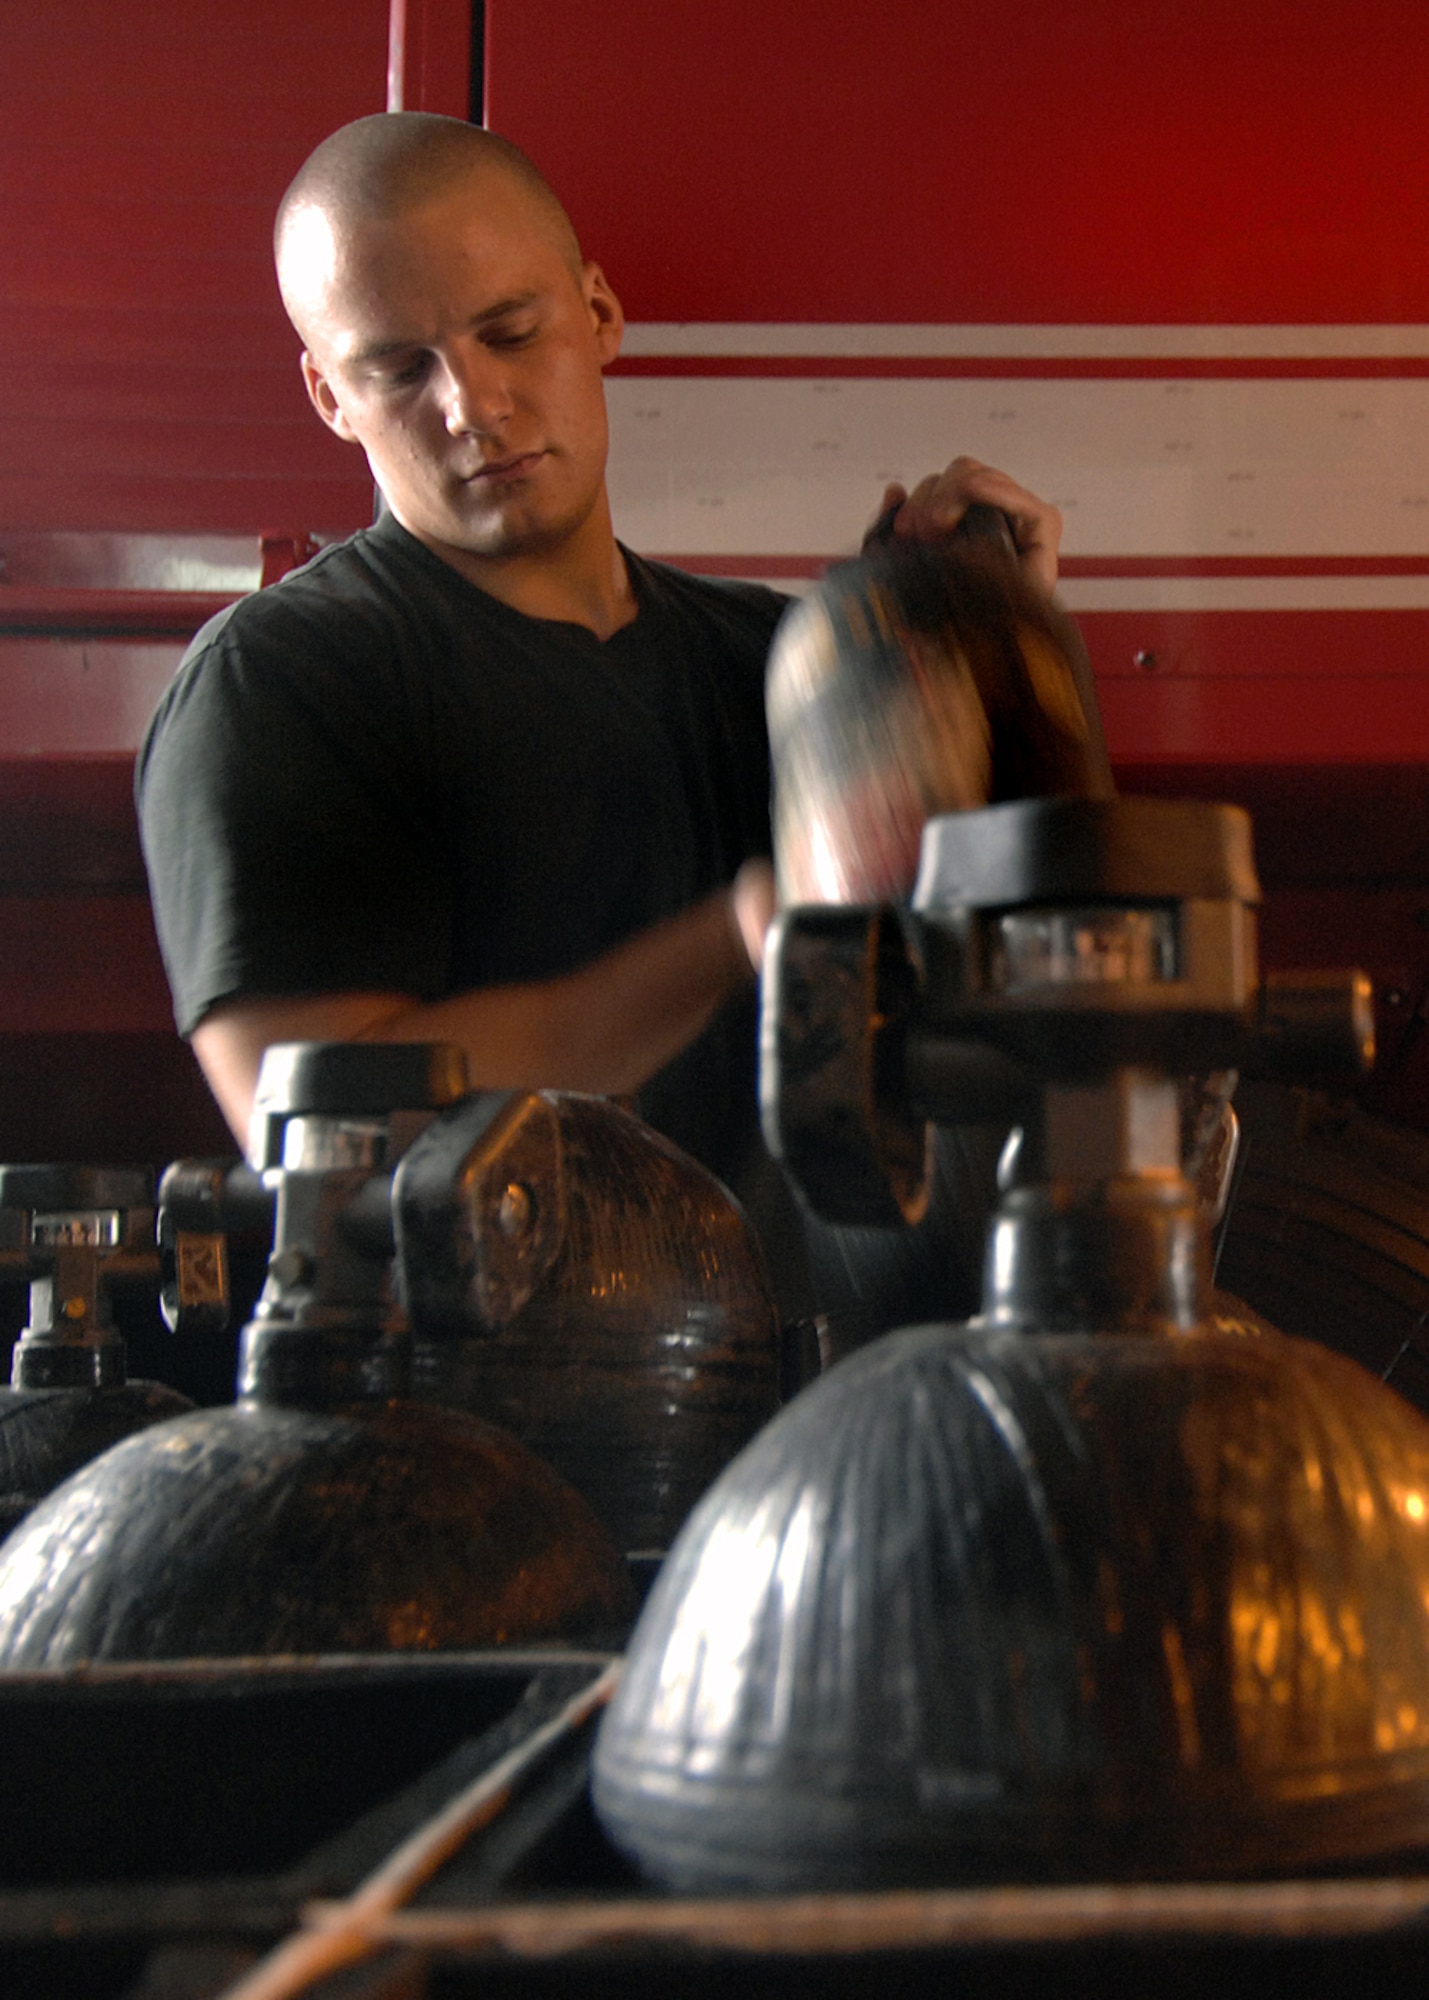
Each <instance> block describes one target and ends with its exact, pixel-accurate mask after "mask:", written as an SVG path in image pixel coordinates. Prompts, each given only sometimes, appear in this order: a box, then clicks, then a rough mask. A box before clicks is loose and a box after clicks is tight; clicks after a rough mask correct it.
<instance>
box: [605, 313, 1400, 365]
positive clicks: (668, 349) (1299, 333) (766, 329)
mask: <svg viewBox="0 0 1429 2000" xmlns="http://www.w3.org/2000/svg"><path fill="white" fill-rule="evenodd" d="M623 352H624V353H626V354H628V355H631V356H638V355H662V354H668V355H688V356H695V357H699V356H707V357H709V358H711V359H716V358H728V357H731V356H739V355H748V356H753V357H755V358H758V357H761V356H777V355H831V356H832V355H837V356H840V357H850V358H854V359H873V358H878V357H884V356H887V357H890V358H902V357H913V358H926V359H929V360H955V359H958V358H959V357H965V356H968V355H979V356H990V357H993V358H999V357H1000V358H1004V359H1007V360H1025V359H1034V360H1035V359H1038V358H1046V359H1048V360H1068V359H1103V358H1105V359H1108V360H1118V361H1121V360H1156V359H1166V358H1168V357H1169V358H1171V359H1175V358H1176V357H1177V356H1180V355H1185V356H1186V357H1188V358H1194V359H1196V360H1216V359H1238V358H1241V357H1244V358H1246V359H1259V360H1282V359H1283V360H1300V359H1310V360H1325V359H1330V360H1332V359H1336V358H1343V357H1350V358H1357V357H1363V358H1365V359H1379V358H1385V357H1387V358H1389V359H1391V360H1392V359H1395V358H1397V357H1399V356H1406V357H1408V356H1413V357H1416V358H1417V357H1422V356H1426V355H1429V326H1395V325H1362V326H1026V325H1023V326H980V325H968V326H922V325H904V326H879V325H861V326H856V325H837V326H834V325H821V324H815V323H812V322H811V323H801V322H797V321H792V320H790V321H777V322H775V321H770V322H767V323H761V322H753V321H751V322H749V323H747V324H738V323H734V322H724V321H716V320H703V321H656V320H646V321H642V322H636V323H635V324H632V325H629V326H627V327H626V329H625V338H624V342H623Z"/></svg>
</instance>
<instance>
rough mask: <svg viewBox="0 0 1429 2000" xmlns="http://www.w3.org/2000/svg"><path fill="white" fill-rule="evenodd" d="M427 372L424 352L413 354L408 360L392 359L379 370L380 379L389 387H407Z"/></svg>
mask: <svg viewBox="0 0 1429 2000" xmlns="http://www.w3.org/2000/svg"><path fill="white" fill-rule="evenodd" d="M426 372H427V357H426V355H425V354H414V355H413V356H412V358H411V359H410V360H409V361H392V362H389V363H388V364H387V366H386V367H385V368H383V369H382V370H381V380H382V381H383V382H385V383H386V384H387V385H388V387H389V388H393V389H407V388H410V387H411V385H412V384H413V383H414V382H420V381H421V379H422V377H423V376H424V375H425V374H426Z"/></svg>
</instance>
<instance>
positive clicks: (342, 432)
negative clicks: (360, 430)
mask: <svg viewBox="0 0 1429 2000" xmlns="http://www.w3.org/2000/svg"><path fill="white" fill-rule="evenodd" d="M298 365H299V367H300V368H301V369H302V371H303V387H304V388H305V389H306V390H307V392H308V401H309V402H310V403H311V404H312V406H313V408H314V409H315V410H316V411H317V413H318V415H319V416H320V417H321V418H322V420H323V422H324V423H325V424H326V425H327V427H328V429H329V430H330V431H335V432H336V433H337V435H338V436H339V437H340V438H342V439H343V440H344V442H345V443H347V444H356V443H357V441H358V440H357V438H356V437H355V436H354V434H353V431H352V427H351V425H350V424H349V423H348V421H347V418H346V417H345V416H344V415H343V411H342V406H341V404H340V403H339V402H338V400H337V397H336V396H335V395H334V394H333V392H332V384H331V383H330V382H329V381H328V379H327V377H326V375H324V374H323V372H322V370H321V368H319V366H318V364H317V362H316V361H314V359H313V357H312V355H311V354H310V353H309V352H308V350H307V348H304V349H303V352H302V357H301V359H300V361H299V363H298Z"/></svg>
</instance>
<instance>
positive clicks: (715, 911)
mask: <svg viewBox="0 0 1429 2000" xmlns="http://www.w3.org/2000/svg"><path fill="white" fill-rule="evenodd" d="M773 907H774V891H773V878H772V876H771V874H770V870H769V866H768V863H767V862H763V861H754V862H748V863H746V864H745V866H744V867H743V868H742V869H741V870H740V872H739V875H738V876H737V878H736V880H735V882H734V883H733V884H732V886H731V887H730V888H729V889H727V890H721V891H720V892H719V893H718V894H716V895H713V896H707V897H705V898H704V900H703V901H702V902H699V903H696V904H694V905H692V906H691V908H689V909H688V910H683V911H681V912H680V914H679V915H678V916H675V917H670V918H668V919H667V920H666V921H665V922H663V923H659V924H654V925H652V926H651V927H650V928H649V929H648V930H644V931H640V932H637V933H636V935H635V936H634V937H631V938H627V939H626V940H625V941H624V943H622V944H620V945H617V946H616V947H615V949H614V950H613V951H609V952H607V953H605V955H604V956H603V957H601V958H598V959H595V960H593V961H592V962H591V963H590V964H588V965H584V966H581V967H579V968H578V969H577V970H576V971H575V972H569V973H566V974H563V975H562V976H561V977H559V978H556V979H547V980H533V981H528V982H522V983H519V984H513V985H507V986H489V987H482V988H480V989H477V990H474V991H472V992H468V993H461V994H457V995H455V996H454V997H452V998H450V999H446V1000H438V1001H432V1002H427V1003H423V1002H421V1001H419V1000H416V999H414V998H413V997H412V996H411V995H410V994H402V993H329V994H311V995H307V994H304V995H294V996H274V997H271V998H263V997H255V998H249V999H242V1000H232V1001H223V1002H220V1003H219V1005H218V1006H216V1007H213V1008H211V1009H210V1010H209V1012H208V1013H207V1014H206V1015H205V1016H204V1018H203V1020H202V1021H201V1022H200V1023H199V1025H198V1026H197V1028H195V1030H194V1032H193V1037H192V1042H193V1049H194V1053H195V1055H196V1056H197V1057H198V1060H199V1064H200V1066H201V1068H202V1070H203V1073H204V1075H205V1077H206V1078H207V1079H208V1084H209V1088H210V1089H211V1090H212V1091H213V1094H214V1096H215V1097H216V1098H217V1099H218V1102H219V1106H220V1108H221V1109H222V1111H223V1114H224V1116H225V1118H226V1119H227V1120H228V1123H229V1126H230V1128H231V1129H232V1131H233V1133H234V1135H235V1137H236V1138H237V1139H238V1140H239V1142H240V1144H242V1143H244V1142H245V1141H246V1138H247V1132H248V1123H249V1118H250V1115H251V1113H252V1109H253V1094H254V1089H255V1087H256V1085H257V1081H258V1069H259V1064H260V1063H261V1061H262V1057H263V1051H264V1049H266V1048H268V1047H269V1046H270V1045H271V1044H272V1043H274V1042H290V1041H343V1042H345V1041H358V1042H364V1041H365V1042H383V1041H389V1042H450V1043H454V1044H456V1045H457V1046H458V1047H459V1048H461V1049H464V1050H465V1052H466V1058H467V1065H468V1069H469V1071H470V1074H471V1079H472V1083H473V1085H475V1086H477V1087H480V1088H484V1089H493V1090H507V1089H538V1088H540V1089H548V1090H588V1091H594V1092H597V1093H599V1094H600V1095H608V1096H620V1095H624V1094H625V1093H627V1092H630V1091H634V1090H636V1089H638V1088H639V1087H640V1085H641V1084H643V1083H645V1082H646V1081H647V1080H648V1079H649V1078H650V1077H651V1076H653V1075H654V1073H655V1071H656V1070H658V1069H660V1068H661V1067H662V1066H663V1065H664V1064H665V1063H667V1062H669V1061H670V1060H671V1059H672V1058H673V1057H675V1056H676V1055H678V1054H679V1052H680V1051H681V1050H682V1049H683V1048H684V1047H685V1046H686V1045H687V1044H688V1043H689V1042H691V1041H693V1040H694V1038H695V1036H696V1035H698V1034H699V1033H700V1032H701V1030H702V1029H703V1028H704V1027H706V1026H707V1025H708V1023H709V1021H710V1018H711V1017H712V1015H713V1014H714V1013H715V1010H716V1009H717V1008H718V1007H719V1005H720V1004H721V1002H722V1001H724V1000H726V999H727V998H729V996H730V995H731V994H733V993H735V992H737V991H738V990H739V989H740V988H741V987H742V986H745V985H747V984H748V982H749V981H750V980H751V979H752V978H753V976H754V972H755V970H756V969H757V967H758V964H759V959H760V955H761V953H762V949H763V939H764V932H765V930H766V928H767V926H768V924H769V921H770V919H771V917H772V915H773Z"/></svg>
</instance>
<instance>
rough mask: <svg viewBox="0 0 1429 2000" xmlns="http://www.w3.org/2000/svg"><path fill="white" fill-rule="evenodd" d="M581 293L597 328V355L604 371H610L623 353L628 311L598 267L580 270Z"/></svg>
mask: <svg viewBox="0 0 1429 2000" xmlns="http://www.w3.org/2000/svg"><path fill="white" fill-rule="evenodd" d="M581 290H582V291H583V293H584V294H585V302H586V309H587V311H588V312H589V313H590V316H591V324H592V326H594V328H595V344H596V352H597V353H598V354H599V356H600V365H601V367H602V368H608V367H609V366H610V364H611V362H612V361H614V359H615V357H616V355H617V354H619V352H620V341H621V336H622V335H623V334H624V332H625V310H624V307H623V306H622V305H621V303H620V301H619V299H618V298H617V297H616V296H615V294H614V292H613V291H612V290H611V289H610V286H609V285H608V284H607V283H606V281H605V273H604V271H602V270H601V268H600V266H599V264H586V265H584V266H583V267H582V270H581Z"/></svg>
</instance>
